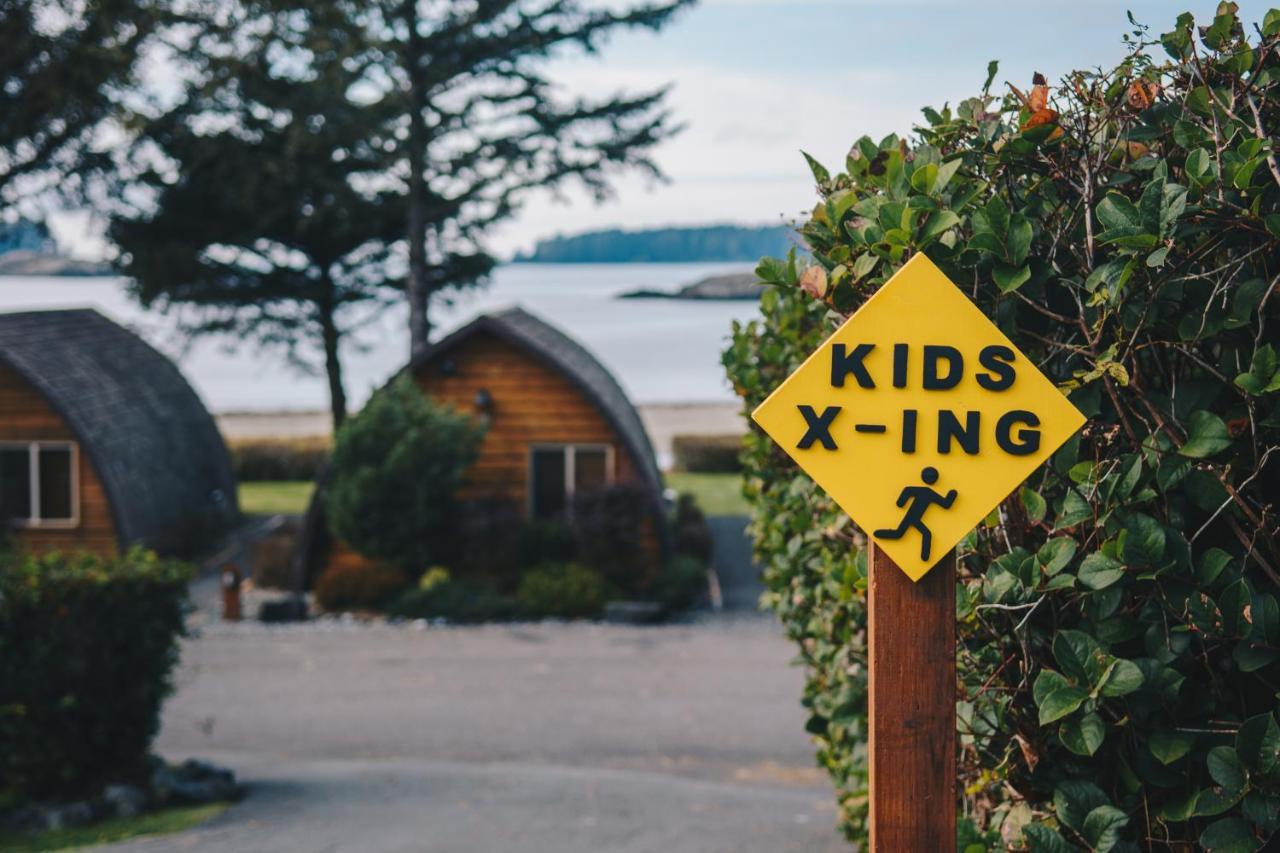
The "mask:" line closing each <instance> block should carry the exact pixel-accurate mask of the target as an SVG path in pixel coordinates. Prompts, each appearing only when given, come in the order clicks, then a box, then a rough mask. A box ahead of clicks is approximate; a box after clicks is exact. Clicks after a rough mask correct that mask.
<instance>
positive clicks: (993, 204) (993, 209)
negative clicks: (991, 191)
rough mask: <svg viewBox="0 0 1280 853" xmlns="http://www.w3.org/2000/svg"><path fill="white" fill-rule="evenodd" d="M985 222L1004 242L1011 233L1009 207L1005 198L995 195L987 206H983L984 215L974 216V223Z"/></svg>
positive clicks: (988, 228)
mask: <svg viewBox="0 0 1280 853" xmlns="http://www.w3.org/2000/svg"><path fill="white" fill-rule="evenodd" d="M979 222H985V223H986V227H987V230H989V231H991V233H993V234H995V235H996V236H997V237H999V238H1000V242H1001V243H1003V242H1004V240H1005V236H1006V235H1007V234H1008V233H1009V208H1008V206H1007V205H1005V203H1004V199H1002V198H1001V197H1000V196H998V195H995V196H992V197H991V200H990V201H988V202H987V205H986V207H984V208H982V216H981V217H974V224H975V225H977V224H978V223H979Z"/></svg>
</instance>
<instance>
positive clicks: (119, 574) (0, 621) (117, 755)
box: [0, 550, 190, 805]
mask: <svg viewBox="0 0 1280 853" xmlns="http://www.w3.org/2000/svg"><path fill="white" fill-rule="evenodd" d="M189 578H190V569H189V567H188V566H187V565H186V564H184V563H178V562H173V561H166V560H160V559H157V558H156V557H155V556H154V555H152V554H149V553H146V552H143V551H140V550H134V551H130V552H129V553H127V554H125V555H123V556H120V557H117V558H113V559H102V558H99V557H95V556H92V555H88V554H75V555H62V556H59V555H48V556H42V557H34V556H15V555H12V554H10V555H5V556H3V557H0V803H2V802H3V801H5V800H7V801H8V802H9V804H10V805H13V804H17V803H20V802H24V801H26V800H29V799H37V798H71V797H77V796H83V795H85V794H88V793H91V792H93V791H95V790H96V789H97V788H98V787H99V786H101V785H102V784H103V783H106V782H113V781H119V780H122V779H128V778H130V776H131V775H134V774H140V773H143V772H145V767H146V758H147V755H148V750H149V747H150V744H151V739H152V738H153V737H154V735H155V733H156V730H157V729H158V727H159V725H160V706H161V703H162V701H163V700H164V698H165V696H166V695H168V693H169V690H170V674H171V672H172V670H173V667H174V665H175V664H176V663H177V660H178V642H177V641H178V638H179V636H181V635H182V633H183V605H184V602H185V600H186V592H187V582H188V580H189Z"/></svg>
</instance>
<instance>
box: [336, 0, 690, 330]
mask: <svg viewBox="0 0 1280 853" xmlns="http://www.w3.org/2000/svg"><path fill="white" fill-rule="evenodd" d="M690 2H691V0H660V2H655V3H643V4H639V5H635V6H632V7H630V8H623V9H620V8H618V6H617V4H614V5H613V6H612V7H602V6H601V4H591V3H585V2H581V0H378V2H370V3H364V4H360V5H359V6H357V7H354V8H353V9H352V20H353V23H355V24H357V25H359V26H360V27H361V28H362V29H363V31H364V33H365V34H366V37H367V38H369V39H370V41H371V42H373V43H374V44H376V46H377V48H378V50H377V54H376V55H377V57H378V60H379V66H380V70H381V72H382V76H383V77H384V79H386V80H388V81H390V85H389V86H388V87H387V89H386V90H385V91H384V94H383V102H384V103H393V104H395V105H396V112H397V113H398V114H399V115H402V116H404V117H405V123H406V125H407V126H406V127H405V128H404V132H403V134H402V135H401V136H400V137H399V138H400V142H401V144H400V145H399V146H398V149H397V152H396V153H397V155H398V156H397V159H398V165H399V167H400V173H401V174H404V175H406V176H407V177H406V180H405V185H404V186H403V188H402V190H403V192H404V194H405V207H406V212H407V235H406V236H407V242H408V254H409V268H408V272H409V275H408V281H407V283H406V290H407V293H408V300H409V318H410V319H409V326H410V338H411V348H412V350H413V352H414V353H415V354H417V353H419V352H421V351H422V350H423V349H424V348H425V347H426V345H427V339H428V336H429V334H430V330H431V326H430V320H429V310H430V302H431V297H432V296H433V295H434V294H436V293H439V292H441V291H444V290H448V289H456V288H465V287H468V286H471V285H473V284H475V283H476V282H477V281H479V280H480V279H482V278H483V277H484V275H485V274H486V273H488V272H489V270H490V269H492V267H493V265H494V263H495V262H494V259H493V258H492V256H491V255H489V254H488V253H487V252H486V251H485V248H484V236H485V232H486V231H487V230H488V229H490V228H491V227H492V226H494V225H496V224H498V223H500V222H502V221H503V220H505V219H507V218H509V217H510V216H511V215H512V214H513V213H514V212H515V210H516V208H517V206H518V204H519V202H520V199H521V197H522V196H523V194H524V193H525V192H526V191H527V190H530V189H533V188H547V187H551V188H556V187H559V186H561V185H562V184H564V183H566V182H568V181H571V180H577V181H579V182H580V183H581V184H583V185H585V186H586V187H587V188H588V189H590V190H591V191H592V192H593V193H594V194H596V195H597V196H598V197H603V196H606V195H607V194H608V191H609V185H608V178H609V177H610V175H612V174H613V173H615V172H617V171H618V170H621V169H626V168H637V169H641V170H644V171H646V172H649V173H650V174H653V175H655V176H656V175H658V170H657V167H656V166H655V165H654V163H653V161H652V160H651V159H650V157H649V152H650V150H651V149H652V148H653V147H654V145H656V144H657V143H658V142H660V141H661V140H663V139H664V138H666V137H667V136H669V135H670V134H671V133H672V132H673V131H674V130H675V128H674V127H673V126H672V123H671V118H670V116H669V114H668V112H667V111H666V110H665V109H664V107H663V99H664V95H665V92H663V91H657V92H648V93H644V94H640V95H635V96H629V95H616V96H614V97H611V98H608V99H606V100H603V101H589V100H585V99H574V100H566V99H564V98H562V97H560V96H559V94H558V93H557V92H556V91H555V86H554V85H553V83H552V81H551V79H550V78H549V77H548V75H547V72H546V60H547V59H548V58H550V57H552V56H553V55H558V53H557V52H559V51H561V50H562V49H565V48H578V49H581V50H584V51H586V52H589V53H594V52H596V51H597V50H598V49H599V48H600V47H601V44H602V42H603V40H604V39H605V38H606V37H607V36H608V35H609V34H610V33H612V32H615V31H617V30H622V29H628V28H636V27H640V28H647V29H650V30H658V29H660V28H661V27H663V26H664V25H665V24H667V23H668V22H669V21H670V20H671V19H672V16H673V15H674V14H675V12H676V11H677V10H679V9H680V8H681V7H684V6H687V5H689V3H690Z"/></svg>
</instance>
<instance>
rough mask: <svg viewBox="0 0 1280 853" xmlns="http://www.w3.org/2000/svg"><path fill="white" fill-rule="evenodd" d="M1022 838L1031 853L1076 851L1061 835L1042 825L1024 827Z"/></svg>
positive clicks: (1070, 852) (1069, 852) (1071, 852)
mask: <svg viewBox="0 0 1280 853" xmlns="http://www.w3.org/2000/svg"><path fill="white" fill-rule="evenodd" d="M1022 837H1023V839H1024V840H1025V841H1026V842H1027V849H1028V850H1029V851H1031V853H1073V851H1074V850H1075V848H1074V847H1072V846H1071V845H1070V844H1068V843H1067V842H1066V840H1064V839H1063V837H1062V836H1061V835H1059V834H1058V833H1056V832H1054V831H1053V830H1052V829H1050V828H1049V827H1047V826H1045V825H1044V824H1041V823H1032V824H1028V825H1027V826H1024V827H1023V828H1022Z"/></svg>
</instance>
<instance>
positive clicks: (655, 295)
mask: <svg viewBox="0 0 1280 853" xmlns="http://www.w3.org/2000/svg"><path fill="white" fill-rule="evenodd" d="M763 292H764V285H762V284H761V283H760V281H759V280H758V279H757V278H756V277H755V274H754V273H728V274H725V275H713V276H708V277H706V278H704V279H701V280H699V281H695V282H694V283H693V284H686V285H685V286H684V287H682V288H680V289H679V290H676V291H666V290H652V289H644V290H632V291H630V292H628V293H623V294H621V296H620V297H619V298H620V299H744V300H745V299H759V298H760V294H761V293H763Z"/></svg>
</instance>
